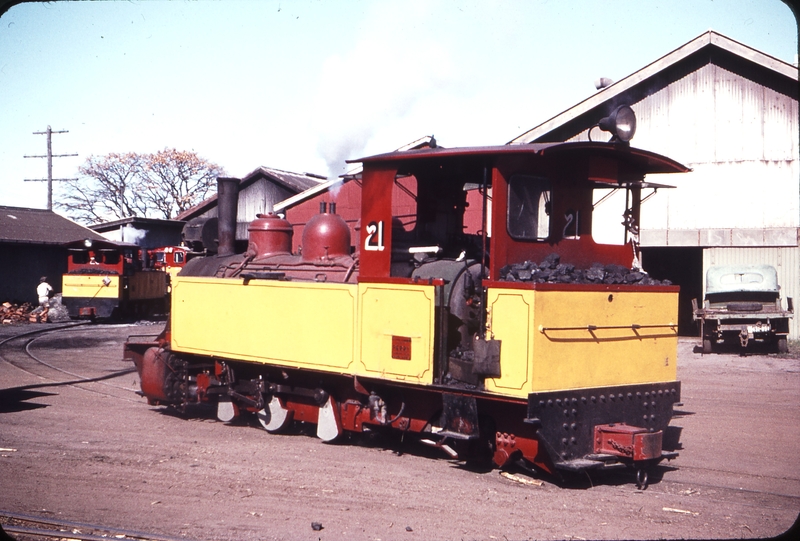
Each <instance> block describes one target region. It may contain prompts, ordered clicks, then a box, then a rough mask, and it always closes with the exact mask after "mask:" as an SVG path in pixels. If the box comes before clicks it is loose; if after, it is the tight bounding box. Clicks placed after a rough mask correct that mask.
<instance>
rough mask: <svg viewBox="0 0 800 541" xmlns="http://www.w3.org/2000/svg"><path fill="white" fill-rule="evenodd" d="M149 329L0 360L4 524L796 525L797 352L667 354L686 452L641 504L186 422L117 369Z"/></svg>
mask: <svg viewBox="0 0 800 541" xmlns="http://www.w3.org/2000/svg"><path fill="white" fill-rule="evenodd" d="M51 326H52V327H55V325H51ZM38 327H39V326H37V325H18V326H13V327H9V326H5V327H2V328H0V340H2V339H3V338H4V337H7V336H10V335H12V334H15V333H19V332H21V331H25V330H33V329H34V328H38ZM159 330H160V326H158V325H127V326H123V325H116V326H111V325H104V326H92V327H82V328H80V329H73V330H71V331H59V332H54V333H52V334H49V335H45V336H44V337H41V338H38V339H36V340H35V341H34V342H33V343H31V344H30V350H31V351H32V352H33V353H34V354H35V355H37V357H39V358H40V359H41V360H42V361H44V362H46V363H47V364H48V365H49V366H47V365H43V364H40V363H37V362H35V361H33V360H31V359H30V358H26V357H24V356H23V355H22V354H21V353H19V352H18V351H16V349H15V348H11V347H9V345H6V346H3V347H2V348H0V448H2V451H0V511H3V510H4V511H9V512H15V513H25V514H30V515H38V516H44V517H55V518H60V519H63V520H68V521H74V522H84V523H91V524H103V525H107V526H109V527H116V528H121V529H128V530H138V531H148V532H152V533H155V534H161V535H167V536H175V537H186V538H187V539H197V540H226V539H229V540H251V539H252V540H267V539H301V540H305V539H308V540H333V539H353V540H382V541H385V540H392V539H402V540H408V541H412V540H415V539H639V538H641V539H658V538H668V539H682V538H724V539H730V538H743V537H744V538H752V537H771V536H775V535H778V534H781V533H782V532H784V531H786V530H787V529H788V528H790V526H791V525H792V524H793V523H794V521H795V520H796V519H797V517H798V513H800V467H799V466H798V461H797V451H798V448H800V446H799V445H798V444H799V443H800V422H798V421H800V360H799V359H798V358H797V355H796V352H794V351H792V352H790V354H788V355H783V356H778V355H746V356H743V355H740V354H738V353H736V352H731V353H725V354H713V355H701V354H700V353H695V352H694V347H695V346H696V345H697V340H696V339H681V341H680V345H679V348H680V349H679V355H678V360H679V369H678V374H679V378H680V379H681V380H682V382H683V383H682V385H683V393H682V394H683V396H682V398H683V406H680V407H678V408H677V409H678V411H679V415H678V417H677V418H676V419H674V420H673V423H672V424H673V425H677V426H681V427H683V432H682V437H681V441H682V443H683V449H682V450H681V455H680V457H678V458H677V459H676V460H674V461H673V462H671V463H668V464H666V465H665V466H664V467H661V468H660V469H659V471H658V472H657V475H652V476H651V485H650V487H649V488H648V489H647V490H645V491H640V490H637V489H636V488H635V486H634V484H633V476H632V475H623V476H621V477H604V478H591V479H586V480H584V481H582V482H580V483H576V484H575V485H573V486H570V487H563V486H558V485H556V484H554V483H553V482H552V480H550V479H547V478H541V480H542V481H544V482H543V483H542V484H541V485H536V484H529V483H525V482H522V481H529V480H531V479H533V480H538V479H537V478H536V476H529V475H527V474H526V473H525V472H521V471H513V472H511V473H513V474H515V475H516V476H517V477H507V476H503V475H501V474H500V472H499V471H498V470H494V471H489V472H486V471H474V470H470V469H468V468H465V467H464V466H462V465H461V464H459V463H457V462H452V461H449V460H447V459H446V458H445V457H443V456H441V455H439V454H437V452H436V451H435V450H431V449H428V448H426V447H423V446H420V445H416V444H413V443H410V442H400V441H394V440H389V439H369V438H360V439H356V440H351V441H347V442H342V443H336V444H324V443H322V442H320V441H319V440H317V439H316V438H314V437H312V436H309V435H306V434H304V433H303V431H302V430H298V431H297V433H296V434H289V435H270V434H267V433H266V432H265V431H264V430H263V429H260V428H258V425H257V423H252V422H244V421H240V422H237V423H234V424H224V423H220V422H217V421H216V420H214V416H213V412H211V411H208V410H206V409H202V408H200V409H196V410H194V411H192V412H190V414H189V415H188V416H187V418H182V417H180V416H178V415H175V414H172V413H171V412H170V411H168V410H165V409H162V408H156V407H151V406H148V405H147V404H146V402H145V401H144V399H141V398H139V397H138V396H137V395H136V394H135V392H134V391H135V390H136V388H137V377H136V374H135V373H132V372H130V371H129V370H130V368H131V367H130V366H129V365H126V364H125V363H123V362H122V361H121V360H120V359H121V356H122V355H121V353H122V343H123V342H124V341H125V338H126V337H127V336H128V335H131V334H155V333H157V332H158V331H159ZM81 377H89V378H103V379H99V380H98V381H93V382H80V381H81ZM0 514H2V513H0ZM18 540H19V541H24V538H23V537H18Z"/></svg>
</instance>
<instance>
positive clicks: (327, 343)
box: [171, 276, 436, 383]
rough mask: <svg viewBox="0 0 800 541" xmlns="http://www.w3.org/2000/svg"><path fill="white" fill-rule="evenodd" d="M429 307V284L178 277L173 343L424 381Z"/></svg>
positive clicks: (185, 348) (428, 372)
mask: <svg viewBox="0 0 800 541" xmlns="http://www.w3.org/2000/svg"><path fill="white" fill-rule="evenodd" d="M435 305H436V303H435V292H434V286H428V285H415V284H412V285H406V284H400V285H398V284H359V285H355V284H333V283H317V282H291V281H286V282H283V281H265V280H251V281H250V282H249V283H248V284H247V285H243V283H242V279H226V278H201V277H184V276H178V277H176V278H175V281H174V282H173V284H172V328H171V331H172V349H173V350H174V351H176V352H181V353H194V354H198V355H210V356H214V357H220V358H227V359H236V360H243V361H250V362H256V363H264V364H275V365H279V366H282V367H289V368H311V369H315V370H322V371H327V372H335V373H350V374H354V375H360V376H367V377H372V378H380V379H390V380H395V381H412V382H415V383H432V381H433V350H434V338H433V336H434V330H435ZM357 338H358V342H356V340H357ZM356 343H358V344H360V345H359V347H356ZM359 361H360V362H359Z"/></svg>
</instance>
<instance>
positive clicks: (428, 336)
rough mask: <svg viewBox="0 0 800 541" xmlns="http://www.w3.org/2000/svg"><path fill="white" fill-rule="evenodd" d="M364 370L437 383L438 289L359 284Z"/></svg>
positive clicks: (365, 373) (362, 365)
mask: <svg viewBox="0 0 800 541" xmlns="http://www.w3.org/2000/svg"><path fill="white" fill-rule="evenodd" d="M358 299H359V316H360V329H361V331H360V337H359V338H360V340H359V344H360V345H361V363H360V364H361V366H360V368H359V371H360V372H361V373H362V374H363V375H366V376H370V377H379V378H383V379H393V380H397V381H411V382H414V383H432V382H433V350H434V348H433V345H434V331H435V310H436V297H435V291H434V286H431V285H418V284H374V283H366V284H364V283H362V284H359V286H358Z"/></svg>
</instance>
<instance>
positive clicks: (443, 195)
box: [353, 141, 689, 280]
mask: <svg viewBox="0 0 800 541" xmlns="http://www.w3.org/2000/svg"><path fill="white" fill-rule="evenodd" d="M353 161H354V162H360V163H362V164H363V172H362V183H363V188H362V207H361V223H362V228H363V229H362V241H361V242H362V246H361V247H360V248H361V250H362V254H361V271H362V276H366V277H376V278H378V277H397V278H401V277H403V276H406V275H407V274H408V269H407V270H406V271H403V270H401V269H402V266H401V265H400V263H401V260H402V259H403V258H404V257H406V256H407V255H408V253H409V251H411V253H414V252H413V250H418V249H420V247H427V248H429V249H430V250H433V251H434V253H436V254H438V255H437V256H438V257H444V258H447V257H457V255H458V254H459V253H460V252H462V251H463V252H464V253H466V256H467V257H468V258H473V259H479V258H480V259H481V260H483V261H486V262H487V264H489V273H488V275H489V279H490V280H492V279H496V277H497V276H499V274H500V270H501V268H502V267H504V266H505V265H508V264H514V263H519V262H522V261H525V260H532V261H540V260H541V258H543V257H545V256H547V255H548V254H550V253H553V252H556V253H558V254H559V255H560V257H561V260H562V261H563V262H565V263H570V264H573V265H580V266H581V267H588V266H589V265H591V264H592V263H594V262H597V261H610V262H614V263H617V264H620V265H626V266H628V267H631V266H636V264H634V265H632V264H631V257H630V255H631V253H632V252H631V248H630V242H631V240H632V239H633V237H635V236H636V234H637V231H638V225H639V207H640V201H641V191H642V189H644V188H661V187H666V185H664V184H660V183H659V184H656V183H650V182H645V180H644V179H645V176H646V175H648V174H664V173H683V172H687V171H689V168H688V167H686V166H684V165H682V164H680V163H678V162H677V161H675V160H672V159H671V158H668V157H666V156H663V155H661V154H657V153H655V152H651V151H648V150H643V149H639V148H634V147H631V146H630V145H628V144H627V143H625V142H593V141H583V142H566V143H537V144H526V145H502V146H485V147H470V148H442V147H432V148H424V149H415V150H407V151H395V152H390V153H386V154H378V155H375V156H369V157H365V158H361V159H359V160H353ZM406 179H408V180H406ZM484 186H485V188H486V190H480V191H479V192H480V193H482V194H483V192H486V194H485V195H483V199H482V201H476V200H475V199H474V198H473V199H472V201H471V202H470V201H468V196H467V195H465V193H466V192H467V191H468V190H469V189H470V188H482V187H484ZM398 188H399V189H400V190H401V191H405V192H406V193H408V194H413V195H411V196H410V197H406V196H404V195H403V194H400V193H399V192H398V191H397V189H398ZM598 188H600V189H612V190H613V189H616V188H623V189H625V190H626V192H627V195H626V210H625V213H624V219H625V221H626V222H627V224H626V228H627V229H626V231H625V232H623V233H624V235H625V242H624V243H623V244H620V245H613V244H610V245H608V244H598V243H596V242H594V240H593V239H592V233H593V229H592V220H593V218H592V216H593V211H594V207H595V200H594V195H593V194H594V190H596V189H598ZM490 190H491V194H490V195H489V193H488V192H489V191H490ZM402 198H405V199H406V200H407V202H404V203H403V205H400V207H402V208H403V210H404V212H403V213H401V215H397V213H396V212H395V213H394V215H393V208H394V209H397V208H398V204H397V203H398V201H399V200H400V199H402ZM468 207H470V208H468ZM475 207H481V212H482V214H483V215H482V217H480V218H477V220H478V221H481V225H479V226H478V227H473V228H472V230H471V233H472V235H471V238H470V234H469V232H468V231H467V229H468V226H467V221H468V218H467V215H468V214H469V213H471V212H474V209H475ZM472 216H473V218H471V219H473V220H475V219H476V218H474V214H473V215H472ZM617 223H619V222H617ZM483 237H487V238H483ZM488 237H490V239H489V238H488ZM488 240H491V246H489V242H488ZM634 242H635V239H634ZM477 245H482V248H479V249H476V246H477ZM434 249H435V250H434ZM403 254H405V255H403Z"/></svg>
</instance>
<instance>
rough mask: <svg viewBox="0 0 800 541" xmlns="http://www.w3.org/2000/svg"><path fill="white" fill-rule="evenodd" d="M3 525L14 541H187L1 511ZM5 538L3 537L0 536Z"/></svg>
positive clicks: (183, 538)
mask: <svg viewBox="0 0 800 541" xmlns="http://www.w3.org/2000/svg"><path fill="white" fill-rule="evenodd" d="M0 524H2V527H3V531H5V532H6V533H7V534H9V535H11V536H13V537H12V539H14V541H39V540H42V539H60V540H70V541H72V540H79V541H101V540H102V541H108V540H109V539H133V540H141V541H179V540H180V541H187V538H185V537H168V536H163V535H157V534H152V533H147V532H139V531H135V530H123V529H119V528H110V527H108V526H101V525H97V524H86V523H83V522H71V521H66V520H57V519H54V518H46V517H37V516H33V515H25V514H20V513H11V512H8V511H0ZM1 539H3V538H2V537H0V540H1Z"/></svg>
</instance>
